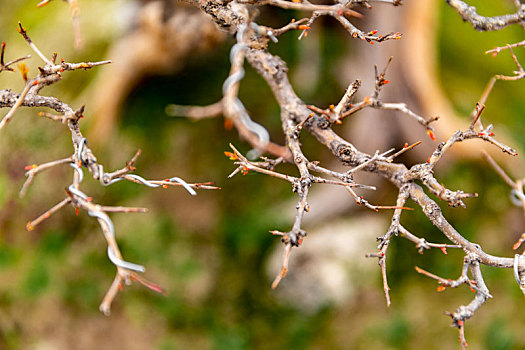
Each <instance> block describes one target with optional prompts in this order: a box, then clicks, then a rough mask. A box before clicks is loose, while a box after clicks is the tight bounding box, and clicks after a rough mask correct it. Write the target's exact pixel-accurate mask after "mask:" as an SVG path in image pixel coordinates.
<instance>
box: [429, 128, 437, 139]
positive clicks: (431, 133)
mask: <svg viewBox="0 0 525 350" xmlns="http://www.w3.org/2000/svg"><path fill="white" fill-rule="evenodd" d="M427 135H428V137H430V139H431V140H432V141H436V137H435V136H434V133H433V132H432V130H430V129H427Z"/></svg>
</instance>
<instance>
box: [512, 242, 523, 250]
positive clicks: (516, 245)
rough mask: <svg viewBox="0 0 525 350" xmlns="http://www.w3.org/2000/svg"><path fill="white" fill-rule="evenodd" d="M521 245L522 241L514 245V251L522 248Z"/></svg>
mask: <svg viewBox="0 0 525 350" xmlns="http://www.w3.org/2000/svg"><path fill="white" fill-rule="evenodd" d="M520 245H521V241H517V242H516V243H514V245H513V246H512V249H513V250H516V249H518V248H519V247H520Z"/></svg>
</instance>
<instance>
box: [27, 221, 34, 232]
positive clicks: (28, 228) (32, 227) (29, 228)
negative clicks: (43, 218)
mask: <svg viewBox="0 0 525 350" xmlns="http://www.w3.org/2000/svg"><path fill="white" fill-rule="evenodd" d="M34 229H35V227H34V226H33V225H31V221H29V222H28V223H27V224H26V230H28V231H33V230H34Z"/></svg>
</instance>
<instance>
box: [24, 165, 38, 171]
mask: <svg viewBox="0 0 525 350" xmlns="http://www.w3.org/2000/svg"><path fill="white" fill-rule="evenodd" d="M36 167H37V165H36V164H33V165H26V166H25V167H24V170H26V171H27V170H31V169H34V168H36Z"/></svg>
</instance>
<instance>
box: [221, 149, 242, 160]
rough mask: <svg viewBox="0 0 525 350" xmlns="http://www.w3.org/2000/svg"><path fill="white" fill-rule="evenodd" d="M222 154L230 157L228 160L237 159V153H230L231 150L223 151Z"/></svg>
mask: <svg viewBox="0 0 525 350" xmlns="http://www.w3.org/2000/svg"><path fill="white" fill-rule="evenodd" d="M224 155H225V156H226V157H228V158H230V160H238V159H239V157H237V155H236V154H235V153H232V152H228V151H224Z"/></svg>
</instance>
